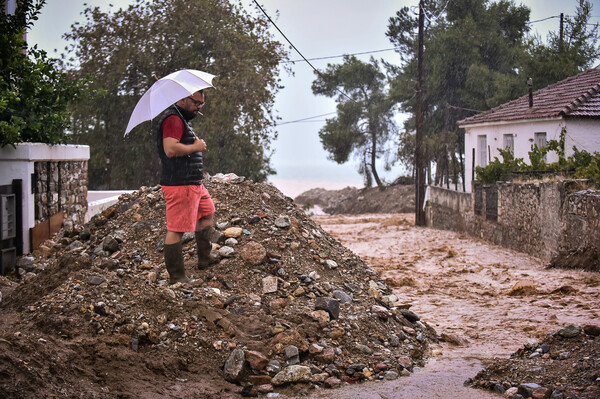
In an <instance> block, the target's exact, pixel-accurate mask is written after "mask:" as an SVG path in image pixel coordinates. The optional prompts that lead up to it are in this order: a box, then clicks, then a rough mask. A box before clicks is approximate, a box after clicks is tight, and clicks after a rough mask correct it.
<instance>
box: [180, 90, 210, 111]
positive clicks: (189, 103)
mask: <svg viewBox="0 0 600 399" xmlns="http://www.w3.org/2000/svg"><path fill="white" fill-rule="evenodd" d="M176 104H177V106H179V107H180V108H183V109H184V110H185V111H187V112H189V113H190V115H193V116H192V117H195V116H196V115H198V112H199V111H200V108H202V107H203V106H204V92H203V91H202V90H199V91H197V92H195V93H194V94H192V95H191V96H188V97H185V98H182V99H181V100H179V101H177V103H176Z"/></svg>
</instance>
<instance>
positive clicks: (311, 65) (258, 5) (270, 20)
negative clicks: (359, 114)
mask: <svg viewBox="0 0 600 399" xmlns="http://www.w3.org/2000/svg"><path fill="white" fill-rule="evenodd" d="M254 4H256V6H257V7H258V9H259V10H260V11H261V12H262V13H263V14H264V15H265V17H267V19H268V20H269V22H271V23H272V24H273V26H274V27H275V29H277V30H278V31H279V33H281V36H283V38H284V39H285V40H286V41H287V42H288V43H289V44H290V46H292V48H293V49H294V50H296V52H297V53H298V54H299V55H300V57H302V59H303V60H304V61H306V63H307V64H308V65H310V67H311V68H312V69H313V71H315V72H316V73H317V74H318V75H319V76H320V77H321V78H323V79H325V77H324V76H323V74H322V73H321V72H320V71H319V70H318V69H317V68H315V67H314V66H313V64H311V63H310V61H309V60H307V59H306V57H305V56H304V54H302V53H301V52H300V50H298V49H297V48H296V46H294V44H293V43H292V42H291V41H290V39H288V38H287V36H286V35H285V34H284V33H283V32H282V31H281V29H279V27H278V26H277V25H276V24H275V22H274V21H273V20H272V19H271V17H270V16H269V14H267V12H266V11H265V10H263V8H262V7H261V6H260V4H258V1H256V0H254ZM336 91H337V92H338V93H340V94H341V95H342V96H344V97H346V98H347V99H348V100H350V101H352V102H355V101H354V100H353V99H352V98H351V97H350V96H348V95H347V94H346V93H344V92H343V91H341V90H340V89H338V88H336Z"/></svg>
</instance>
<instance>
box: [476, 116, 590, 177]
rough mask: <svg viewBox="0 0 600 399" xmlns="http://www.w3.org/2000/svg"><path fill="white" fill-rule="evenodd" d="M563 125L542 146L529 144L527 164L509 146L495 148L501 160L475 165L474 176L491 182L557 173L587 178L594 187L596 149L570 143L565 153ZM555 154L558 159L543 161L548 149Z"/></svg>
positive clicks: (495, 158)
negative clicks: (554, 137)
mask: <svg viewBox="0 0 600 399" xmlns="http://www.w3.org/2000/svg"><path fill="white" fill-rule="evenodd" d="M566 135H567V130H566V128H564V127H563V129H562V131H561V133H560V138H559V140H549V141H548V143H547V144H546V146H544V147H542V148H539V147H538V146H537V145H535V144H533V145H532V146H531V151H529V153H528V154H529V164H527V163H525V161H524V160H523V158H515V157H514V155H513V154H512V152H511V151H510V150H502V149H499V150H498V151H499V152H500V156H501V157H502V161H500V160H499V159H498V157H494V160H493V161H492V162H490V164H488V165H487V166H486V167H481V166H477V167H476V168H475V172H476V174H477V178H476V180H477V181H478V182H480V183H487V184H490V183H495V182H497V181H511V180H513V179H514V178H515V177H516V176H519V177H520V178H525V179H528V178H539V177H540V176H543V175H549V174H554V175H559V176H567V177H573V178H578V179H588V180H590V181H591V182H593V183H594V185H595V186H596V187H600V153H599V152H594V153H593V154H591V153H589V152H587V151H585V150H583V151H580V150H578V149H577V147H573V155H571V156H569V157H566V156H565V137H566ZM551 151H552V152H555V153H556V154H557V155H558V161H556V162H551V163H546V161H545V159H546V155H547V154H548V153H549V152H551Z"/></svg>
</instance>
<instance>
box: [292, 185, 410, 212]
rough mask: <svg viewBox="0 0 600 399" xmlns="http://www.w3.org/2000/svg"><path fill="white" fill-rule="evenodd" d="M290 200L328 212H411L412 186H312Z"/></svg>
mask: <svg viewBox="0 0 600 399" xmlns="http://www.w3.org/2000/svg"><path fill="white" fill-rule="evenodd" d="M294 202H296V203H297V204H298V205H300V206H302V207H304V208H305V209H307V211H308V212H310V210H311V209H312V208H313V207H319V208H320V209H321V210H322V211H323V212H325V213H327V214H329V215H340V214H364V213H411V212H414V211H415V186H414V185H402V184H392V185H388V186H385V187H384V188H379V187H370V188H362V189H358V188H355V187H346V188H344V189H341V190H325V189H323V188H314V189H311V190H308V191H306V192H304V193H302V194H300V195H298V196H297V197H296V198H294Z"/></svg>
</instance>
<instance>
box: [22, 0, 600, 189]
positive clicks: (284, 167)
mask: <svg viewBox="0 0 600 399" xmlns="http://www.w3.org/2000/svg"><path fill="white" fill-rule="evenodd" d="M244 1H245V2H246V3H247V4H251V3H252V2H251V0H244ZM449 1H452V0H449ZM87 3H88V4H90V5H94V6H99V7H100V8H102V9H104V10H107V9H108V5H109V4H113V5H114V7H115V8H116V9H118V8H120V7H125V6H127V5H128V4H130V3H133V0H112V1H111V0H90V1H88V2H87ZM259 3H260V4H261V5H262V6H263V8H264V10H265V11H266V12H267V13H268V14H269V15H270V16H271V18H272V19H273V20H274V21H275V23H276V24H277V26H278V27H279V29H281V30H282V31H283V33H284V34H285V35H286V36H287V38H288V39H289V40H290V41H291V42H292V43H293V44H294V46H296V48H298V50H299V51H300V52H302V53H303V55H304V56H305V57H306V58H308V59H312V58H320V57H329V56H338V55H342V54H356V53H364V52H373V51H379V50H386V49H390V48H391V47H392V45H391V43H390V42H389V41H388V40H387V37H386V36H385V31H386V29H387V25H388V19H389V18H390V17H392V16H394V15H395V12H396V11H397V10H399V9H400V8H402V7H403V6H409V7H414V9H415V12H417V5H418V0H410V1H409V0H396V1H392V0H371V1H369V2H365V1H364V0H361V1H359V0H262V1H259ZM516 3H517V4H524V5H526V6H528V7H529V8H530V9H531V21H537V20H541V19H545V18H548V17H552V16H557V15H559V14H560V13H561V12H563V13H565V14H566V15H574V14H575V10H576V6H577V4H578V1H577V0H524V1H516ZM597 3H598V1H592V4H594V7H595V8H594V9H593V12H592V15H594V16H599V15H600V5H596V4H597ZM83 9H84V6H83V2H82V1H81V0H49V1H48V2H47V4H46V5H45V6H44V8H43V9H42V14H41V16H40V18H39V20H38V21H36V22H35V25H34V27H33V29H32V31H31V32H30V33H29V36H28V40H29V43H30V44H31V45H33V44H38V46H39V47H41V48H43V49H45V50H46V51H48V53H49V54H50V55H51V56H52V55H53V54H54V49H58V51H59V53H60V52H62V51H63V49H64V47H65V45H66V43H65V42H64V41H63V40H62V38H61V36H62V35H63V34H64V33H66V32H68V31H69V30H70V26H71V24H72V23H73V22H75V21H77V20H80V21H81V20H83V18H82V16H81V15H80V13H81V12H82V11H83ZM277 11H279V14H277ZM598 20H599V18H594V19H593V22H598ZM558 24H559V20H558V19H557V18H551V19H548V20H546V21H543V22H537V23H535V24H533V31H538V32H539V33H540V34H541V35H542V37H544V38H545V36H546V33H547V31H548V30H549V29H550V30H555V31H556V30H558ZM272 31H273V34H274V36H275V38H276V39H277V40H279V41H281V42H283V43H285V44H287V42H285V39H284V38H283V37H282V36H281V35H280V34H279V32H277V31H276V30H275V29H272ZM290 55H291V56H290V58H291V59H292V60H298V59H300V58H301V57H300V56H299V55H298V54H297V53H296V52H295V51H294V50H290ZM371 56H374V57H375V58H377V59H380V58H384V59H385V60H386V61H388V62H392V63H396V64H397V63H398V62H399V56H398V54H397V53H395V52H393V51H382V52H376V53H372V54H364V55H357V57H358V58H359V59H361V60H363V61H368V59H369V57H371ZM341 60H342V59H341V58H334V59H327V60H314V61H311V63H312V64H313V65H314V66H315V67H316V68H318V69H323V68H325V67H326V66H327V63H339V62H341ZM292 69H293V71H294V75H293V76H289V75H288V74H287V73H285V72H282V74H281V78H282V84H283V85H284V86H285V88H284V89H282V90H281V92H280V93H279V94H278V95H277V97H276V103H275V110H276V112H277V113H278V115H279V116H280V117H281V122H280V123H281V124H280V125H279V126H278V127H277V130H278V133H279V138H278V140H277V141H276V142H275V143H273V146H272V147H273V148H274V150H275V152H274V154H273V158H272V165H273V166H274V168H275V169H276V170H277V175H275V176H272V177H271V178H270V180H271V181H272V182H273V183H274V184H275V185H276V186H277V187H278V188H279V189H280V190H282V191H283V192H284V193H285V194H287V195H289V196H292V197H294V196H296V195H297V194H300V193H301V192H303V191H305V190H306V189H308V188H312V187H325V188H330V189H334V188H341V187H345V186H348V185H354V186H361V185H362V177H361V176H360V175H359V174H358V172H357V171H356V169H357V164H356V162H355V161H354V160H350V161H349V162H348V163H346V164H344V165H338V164H336V163H335V162H333V161H329V160H328V159H327V153H326V152H325V151H324V150H323V149H322V147H321V143H320V141H319V136H318V132H319V129H320V128H321V127H322V126H323V124H324V120H325V118H326V117H331V116H332V115H328V116H325V117H318V118H314V119H310V120H309V121H303V122H296V123H285V122H292V121H297V120H300V119H306V118H311V117H314V116H317V115H323V114H329V113H333V112H335V102H334V101H333V100H331V99H329V98H325V97H322V96H315V95H313V94H312V91H311V84H312V81H313V80H314V79H315V74H314V72H313V71H312V69H311V68H310V66H308V65H307V64H306V63H304V62H296V63H294V64H292ZM207 72H211V71H207ZM399 118H402V117H401V116H399ZM123 130H125V126H123ZM379 172H380V176H383V177H384V178H385V179H386V180H387V181H391V180H393V179H394V178H396V177H397V176H398V175H400V174H401V173H402V172H403V171H402V170H401V168H398V167H396V168H394V169H393V170H392V171H391V172H389V173H386V172H384V171H383V168H382V167H380V169H379Z"/></svg>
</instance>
